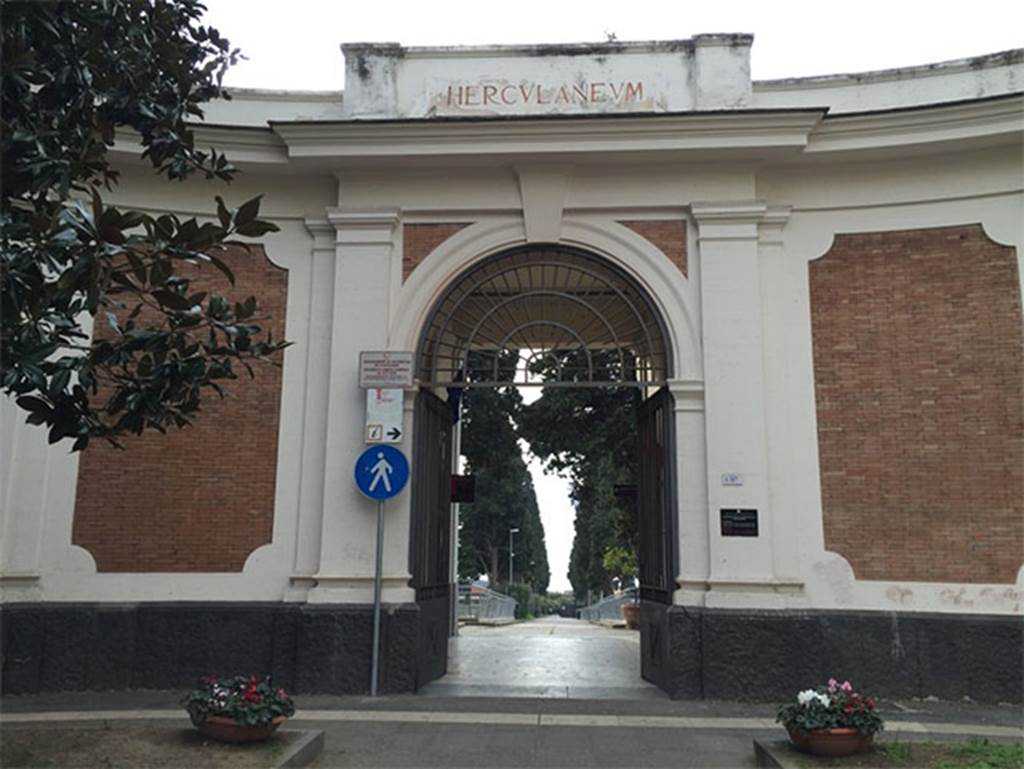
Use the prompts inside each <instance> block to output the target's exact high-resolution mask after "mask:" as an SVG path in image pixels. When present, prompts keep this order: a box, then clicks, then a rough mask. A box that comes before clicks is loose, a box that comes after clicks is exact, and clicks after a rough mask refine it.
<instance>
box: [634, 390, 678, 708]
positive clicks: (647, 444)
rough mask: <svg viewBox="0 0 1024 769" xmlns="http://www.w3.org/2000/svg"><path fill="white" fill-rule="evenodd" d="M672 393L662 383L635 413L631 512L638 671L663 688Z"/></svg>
mask: <svg viewBox="0 0 1024 769" xmlns="http://www.w3.org/2000/svg"><path fill="white" fill-rule="evenodd" d="M674 411H675V409H674V399H673V398H672V394H671V393H670V392H669V391H668V388H665V387H663V388H662V389H660V390H658V392H657V393H655V394H654V395H653V396H651V397H650V398H648V399H647V400H646V401H644V402H643V403H642V404H641V405H640V409H639V413H638V416H637V442H638V452H639V455H638V459H639V462H638V472H637V476H638V477H637V516H638V519H639V525H640V552H639V557H640V558H639V560H640V564H639V565H640V601H641V607H640V647H641V658H640V673H641V675H642V676H643V677H644V678H645V679H646V680H648V681H650V682H651V683H653V684H657V685H658V686H659V687H661V688H662V689H664V690H666V691H669V690H670V682H669V680H668V671H669V665H668V655H669V653H670V650H669V643H668V641H669V627H668V607H669V606H671V605H672V593H673V591H674V590H675V575H676V574H677V573H678V563H677V560H676V514H677V512H676V507H677V505H676V498H677V497H676V477H675V414H674Z"/></svg>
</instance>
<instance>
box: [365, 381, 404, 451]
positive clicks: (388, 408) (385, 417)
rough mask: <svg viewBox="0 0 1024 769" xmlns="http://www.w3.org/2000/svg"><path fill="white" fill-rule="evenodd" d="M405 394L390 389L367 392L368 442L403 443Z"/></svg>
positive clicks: (384, 388)
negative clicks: (403, 399) (403, 403)
mask: <svg viewBox="0 0 1024 769" xmlns="http://www.w3.org/2000/svg"><path fill="white" fill-rule="evenodd" d="M403 395H404V393H403V392H402V391H401V390H397V389H394V388H389V387H377V388H374V389H372V390H367V391H366V442H367V443H401V442H402V398H403Z"/></svg>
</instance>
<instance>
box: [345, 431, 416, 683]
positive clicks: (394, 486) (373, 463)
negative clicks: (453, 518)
mask: <svg viewBox="0 0 1024 769" xmlns="http://www.w3.org/2000/svg"><path fill="white" fill-rule="evenodd" d="M408 480H409V461H408V460H407V459H406V458H405V454H403V453H402V452H401V451H399V450H398V449H396V448H394V447H393V446H386V445H380V446H370V447H369V448H367V449H365V450H364V451H363V453H362V454H360V455H359V457H358V458H357V459H356V466H355V481H356V486H358V487H359V490H360V491H361V492H362V493H363V494H364V495H365V496H367V497H369V498H370V499H373V500H375V501H376V502H377V561H376V564H375V566H374V575H373V651H372V652H371V662H370V696H371V697H376V696H377V683H378V681H377V679H378V678H379V671H380V593H381V582H382V577H381V564H382V561H383V560H384V500H386V499H391V497H393V496H395V495H396V494H398V493H399V492H401V491H402V489H403V488H405V484H406V483H407V482H408Z"/></svg>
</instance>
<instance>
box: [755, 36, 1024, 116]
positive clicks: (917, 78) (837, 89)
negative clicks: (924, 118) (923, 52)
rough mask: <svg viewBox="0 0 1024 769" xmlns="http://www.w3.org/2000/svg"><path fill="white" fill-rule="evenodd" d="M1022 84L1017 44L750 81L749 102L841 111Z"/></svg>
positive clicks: (1009, 89)
mask: <svg viewBox="0 0 1024 769" xmlns="http://www.w3.org/2000/svg"><path fill="white" fill-rule="evenodd" d="M1022 90H1024V55H1022V53H1021V51H1019V50H1018V51H1007V52H1006V53H1004V54H994V55H991V56H978V57H975V58H972V59H957V60H954V61H948V62H939V63H936V64H926V65H922V66H918V67H904V68H900V69H889V70H878V71H875V72H862V73H857V74H849V75H826V76H824V77H807V78H789V79H785V80H760V81H754V84H753V92H754V93H753V106H755V107H757V108H760V109H780V108H785V107H828V108H829V112H830V113H831V114H843V113H848V112H874V111H878V110H888V109H899V108H906V107H916V106H921V105H924V104H940V103H943V102H956V101H962V100H965V99H983V98H987V97H992V96H1003V95H1006V94H1012V93H1020V92H1021V91H1022Z"/></svg>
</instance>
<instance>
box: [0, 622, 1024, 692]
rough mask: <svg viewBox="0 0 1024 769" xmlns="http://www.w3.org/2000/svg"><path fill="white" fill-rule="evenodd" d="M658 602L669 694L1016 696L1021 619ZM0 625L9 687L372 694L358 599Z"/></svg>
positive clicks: (400, 674) (412, 657) (659, 670)
mask: <svg viewBox="0 0 1024 769" xmlns="http://www.w3.org/2000/svg"><path fill="white" fill-rule="evenodd" d="M655 608H657V611H652V610H651V609H650V608H649V607H648V611H647V612H645V613H644V615H643V616H642V617H641V621H647V622H649V623H651V624H653V625H656V626H657V628H658V629H657V631H656V633H657V634H656V636H655V637H652V639H651V640H654V641H655V643H654V644H653V645H651V648H650V649H649V650H644V651H649V652H651V654H652V657H653V658H652V660H651V662H652V664H650V665H644V672H645V676H646V677H648V678H649V679H652V680H654V682H655V683H657V684H658V685H659V686H661V687H662V688H663V689H665V690H666V691H667V692H668V693H669V695H670V696H671V697H673V698H677V699H724V700H758V701H780V702H781V701H784V700H788V699H789V698H791V697H792V696H793V695H794V693H795V692H796V691H798V690H800V689H805V688H807V687H810V686H814V685H816V684H819V683H823V682H825V681H827V680H828V679H829V678H838V679H839V680H844V679H850V680H851V681H853V682H854V683H855V684H856V685H857V686H858V687H859V688H863V689H865V690H867V691H869V692H871V693H873V694H874V695H876V696H880V697H899V698H905V697H927V696H935V697H938V698H940V699H947V700H959V699H961V698H962V697H964V696H968V697H971V698H972V699H974V700H976V701H978V702H989V703H995V702H1020V701H1021V698H1022V687H1021V681H1022V680H1024V670H1022V657H1024V639H1022V621H1021V618H1020V617H1014V616H997V615H953V614H926V613H912V612H864V611H842V612H840V611H757V610H724V609H700V608H695V607H684V606H672V607H664V608H659V607H655ZM0 623H2V634H0V639H2V643H3V649H2V653H3V692H4V694H18V693H31V692H41V691H61V690H65V691H66V690H90V689H92V690H109V689H185V688H188V687H190V686H192V685H193V684H194V683H195V681H196V679H198V677H199V676H202V675H206V674H209V673H217V674H221V675H231V674H235V673H249V672H257V673H259V672H269V673H271V674H272V675H273V677H274V680H275V682H277V683H278V684H280V685H281V686H284V687H285V688H288V689H289V690H292V691H295V692H296V693H300V694H303V693H331V694H365V693H367V692H368V691H369V671H370V645H371V636H372V609H371V607H369V606H355V605H320V604H317V605H304V604H290V603H288V604H286V603H237V604H224V603H152V604H130V605H129V604H54V603H50V604H20V603H11V604H6V605H4V606H2V607H0ZM382 629H383V635H382V641H383V643H382V656H381V691H382V692H384V693H399V692H412V691H415V688H416V674H417V671H416V664H417V648H418V643H419V633H420V615H419V610H418V608H417V606H415V605H411V604H402V605H395V606H386V607H385V611H384V615H383V626H382ZM655 679H656V680H655Z"/></svg>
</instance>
